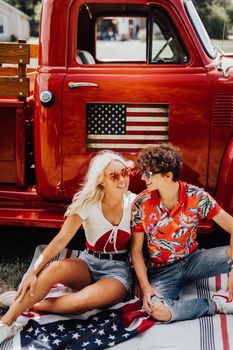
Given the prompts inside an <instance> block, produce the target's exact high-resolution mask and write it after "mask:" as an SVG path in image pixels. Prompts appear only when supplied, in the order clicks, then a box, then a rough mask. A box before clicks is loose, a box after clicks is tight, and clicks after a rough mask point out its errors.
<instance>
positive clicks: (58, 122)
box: [0, 0, 233, 231]
mask: <svg viewBox="0 0 233 350" xmlns="http://www.w3.org/2000/svg"><path fill="white" fill-rule="evenodd" d="M30 56H31V57H35V53H34V47H33V46H30V45H29V44H27V43H24V42H23V41H22V42H19V43H16V44H10V43H8V44H6V43H1V45H0V63H1V64H2V66H1V67H0V96H1V97H0V139H1V146H0V224H1V225H27V226H30V225H31V226H41V227H59V226H60V225H61V224H62V222H63V213H64V210H65V207H66V205H67V203H68V202H69V201H70V200H71V198H72V196H73V194H74V193H75V192H76V191H77V189H78V187H79V185H80V183H81V181H82V178H83V175H84V174H85V172H86V169H87V167H88V163H89V161H90V159H91V157H93V156H94V155H95V154H96V152H98V151H99V150H101V149H112V150H115V151H119V152H121V153H123V154H124V155H125V156H126V157H128V158H131V159H135V158H136V156H137V152H138V151H139V150H140V149H141V148H143V147H146V146H147V145H148V144H155V143H161V142H168V141H169V142H172V143H173V144H174V145H176V146H178V147H179V148H180V149H181V151H182V152H183V156H184V160H185V162H184V169H183V173H182V178H183V179H185V180H186V181H187V182H190V183H193V184H196V185H198V186H202V187H205V188H206V189H207V190H208V191H209V192H210V193H211V194H213V195H214V196H215V198H216V199H217V200H218V202H219V203H220V205H222V206H223V208H224V209H225V210H227V211H228V212H229V213H231V214H233V69H232V66H233V54H232V55H231V54H225V53H224V52H221V51H220V50H218V49H217V48H215V47H214V46H213V45H212V44H211V41H210V39H209V37H208V34H207V33H206V31H205V28H204V27H203V25H202V23H201V20H200V18H199V17H198V14H197V12H196V10H195V8H194V5H193V3H192V1H191V0H152V1H150V2H148V1H145V0H128V1H124V0H115V1H110V0H98V1H96V0H44V1H43V3H42V12H41V22H40V37H39V54H38V66H37V67H36V69H35V70H34V71H33V69H31V68H27V67H26V65H27V64H28V63H29V59H30ZM6 63H10V64H17V67H15V66H14V65H13V66H11V67H6V66H5V64H6ZM131 189H132V190H133V191H135V192H139V191H140V190H141V189H142V183H141V182H140V180H139V177H137V176H136V177H134V178H133V179H132V182H131ZM200 230H202V231H211V230H212V226H211V224H210V223H209V222H204V223H203V226H202V227H201V228H200Z"/></svg>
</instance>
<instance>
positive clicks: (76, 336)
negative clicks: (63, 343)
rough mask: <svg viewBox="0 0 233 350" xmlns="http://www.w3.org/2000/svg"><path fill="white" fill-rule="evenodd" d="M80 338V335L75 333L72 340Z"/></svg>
mask: <svg viewBox="0 0 233 350" xmlns="http://www.w3.org/2000/svg"><path fill="white" fill-rule="evenodd" d="M79 337H81V336H80V335H79V334H78V333H74V334H73V335H72V338H73V339H78V338H79Z"/></svg>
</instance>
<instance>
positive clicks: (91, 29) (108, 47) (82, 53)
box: [76, 3, 189, 65]
mask: <svg viewBox="0 0 233 350" xmlns="http://www.w3.org/2000/svg"><path fill="white" fill-rule="evenodd" d="M77 29H78V35H77V53H76V55H77V59H76V60H77V63H78V64H106V63H121V64H124V63H141V64H143V63H144V64H146V63H147V64H153V65H155V64H185V63H187V62H188V60H189V55H188V52H187V50H186V48H185V46H184V44H183V42H182V39H181V37H180V35H179V32H178V29H177V28H176V26H175V24H174V23H173V21H172V18H171V17H170V16H169V14H168V13H167V12H166V11H165V10H164V9H163V8H162V7H153V6H148V5H141V4H138V5H136V4H134V5H131V4H123V3H122V4H121V3H117V4H114V3H112V4H105V3H103V4H95V3H93V4H92V3H89V4H85V5H82V6H81V7H80V9H79V14H78V28H77ZM84 33H85V35H84Z"/></svg>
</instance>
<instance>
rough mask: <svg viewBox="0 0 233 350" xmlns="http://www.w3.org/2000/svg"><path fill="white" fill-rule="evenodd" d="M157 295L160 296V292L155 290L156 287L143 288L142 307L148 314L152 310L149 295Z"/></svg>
mask: <svg viewBox="0 0 233 350" xmlns="http://www.w3.org/2000/svg"><path fill="white" fill-rule="evenodd" d="M154 295H155V296H157V297H158V298H161V294H160V293H159V292H158V291H157V289H155V288H153V287H151V286H149V287H147V288H145V289H144V290H143V309H144V310H145V311H146V312H147V313H148V314H149V315H150V314H151V312H152V307H153V305H154V304H153V303H152V301H151V297H153V296H154Z"/></svg>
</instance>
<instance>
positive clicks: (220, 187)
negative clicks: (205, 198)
mask: <svg viewBox="0 0 233 350" xmlns="http://www.w3.org/2000/svg"><path fill="white" fill-rule="evenodd" d="M215 198H216V200H217V202H218V203H219V204H220V205H221V207H222V208H223V209H224V210H226V211H227V212H228V213H229V214H231V215H233V137H232V138H231V139H230V142H229V143H228V145H227V148H226V150H225V153H224V155H223V159H222V164H221V168H220V172H219V178H218V184H217V190H216V196H215Z"/></svg>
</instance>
